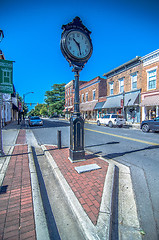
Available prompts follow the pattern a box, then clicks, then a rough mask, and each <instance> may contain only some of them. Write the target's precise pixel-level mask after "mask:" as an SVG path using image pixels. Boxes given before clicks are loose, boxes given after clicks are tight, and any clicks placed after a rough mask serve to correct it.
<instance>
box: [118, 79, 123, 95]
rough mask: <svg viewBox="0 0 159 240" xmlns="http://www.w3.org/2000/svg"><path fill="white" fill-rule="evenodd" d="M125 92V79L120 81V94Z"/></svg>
mask: <svg viewBox="0 0 159 240" xmlns="http://www.w3.org/2000/svg"><path fill="white" fill-rule="evenodd" d="M123 91H124V78H120V79H119V93H122V92H123Z"/></svg>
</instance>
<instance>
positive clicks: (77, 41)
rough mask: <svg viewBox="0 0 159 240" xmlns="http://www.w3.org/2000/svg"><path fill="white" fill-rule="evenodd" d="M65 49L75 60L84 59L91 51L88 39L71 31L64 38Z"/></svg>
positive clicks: (77, 32) (82, 34)
mask: <svg viewBox="0 0 159 240" xmlns="http://www.w3.org/2000/svg"><path fill="white" fill-rule="evenodd" d="M66 47H67V50H68V51H69V53H70V54H71V55H72V56H73V57H75V58H79V59H82V58H86V57H87V56H88V55H89V54H90V51H91V44H90V40H89V38H88V37H87V36H86V35H85V34H84V33H83V32H81V31H71V32H69V33H68V34H67V36H66Z"/></svg>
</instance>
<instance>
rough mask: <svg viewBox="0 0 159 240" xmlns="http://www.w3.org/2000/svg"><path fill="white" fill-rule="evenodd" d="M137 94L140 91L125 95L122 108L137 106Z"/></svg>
mask: <svg viewBox="0 0 159 240" xmlns="http://www.w3.org/2000/svg"><path fill="white" fill-rule="evenodd" d="M139 93H140V91H135V92H129V93H125V100H124V106H125V107H127V106H133V105H136V104H137V105H138V104H139Z"/></svg>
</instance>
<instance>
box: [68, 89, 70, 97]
mask: <svg viewBox="0 0 159 240" xmlns="http://www.w3.org/2000/svg"><path fill="white" fill-rule="evenodd" d="M69 92H70V89H69V88H68V96H69Z"/></svg>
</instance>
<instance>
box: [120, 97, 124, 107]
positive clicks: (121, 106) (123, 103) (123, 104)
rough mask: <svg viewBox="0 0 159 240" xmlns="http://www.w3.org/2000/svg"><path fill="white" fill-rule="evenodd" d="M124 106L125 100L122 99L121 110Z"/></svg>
mask: <svg viewBox="0 0 159 240" xmlns="http://www.w3.org/2000/svg"><path fill="white" fill-rule="evenodd" d="M123 105H124V100H123V99H121V102H120V106H121V108H123Z"/></svg>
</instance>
